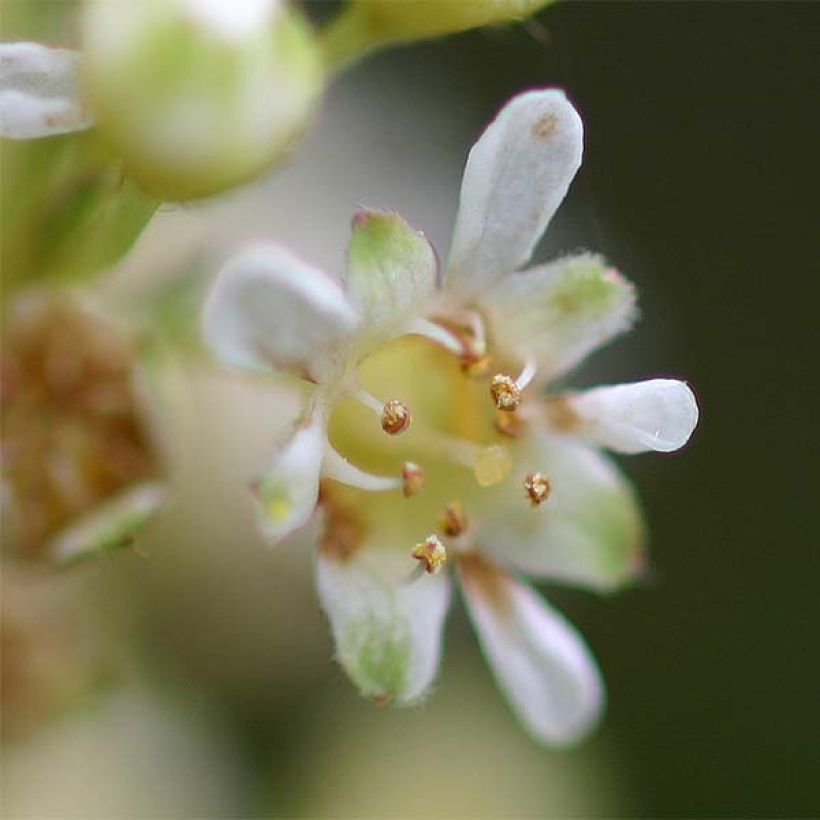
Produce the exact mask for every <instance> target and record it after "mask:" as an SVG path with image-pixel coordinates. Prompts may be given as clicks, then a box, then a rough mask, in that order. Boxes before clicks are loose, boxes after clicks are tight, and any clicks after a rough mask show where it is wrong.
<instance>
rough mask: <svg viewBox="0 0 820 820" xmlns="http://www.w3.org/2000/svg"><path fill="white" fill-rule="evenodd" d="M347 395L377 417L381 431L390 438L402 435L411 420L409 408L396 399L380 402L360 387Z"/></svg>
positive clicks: (349, 391) (351, 389) (354, 388)
mask: <svg viewBox="0 0 820 820" xmlns="http://www.w3.org/2000/svg"><path fill="white" fill-rule="evenodd" d="M347 392H348V394H349V395H351V396H352V397H353V398H354V399H358V400H359V401H360V402H361V403H362V404H363V405H364V406H365V407H369V408H370V409H371V410H372V411H373V412H374V413H376V414H377V415H378V416H379V421H380V422H381V425H382V430H384V432H385V433H388V434H389V435H391V436H397V435H398V434H399V433H403V432H404V431H405V430H406V429H407V428H408V427H409V426H410V422H411V420H412V415H411V413H410V408H409V407H408V406H407V405H406V404H404V402H401V401H399V400H398V399H390V401H387V402H384V403H382V402H380V401H379V400H378V399H377V398H376V397H375V396H371V395H370V393H368V392H367V391H366V390H364V389H363V388H362V387H353V388H350V389H349V390H348V391H347Z"/></svg>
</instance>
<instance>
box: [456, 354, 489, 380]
mask: <svg viewBox="0 0 820 820" xmlns="http://www.w3.org/2000/svg"><path fill="white" fill-rule="evenodd" d="M492 363H493V362H492V359H491V358H490V357H489V356H481V357H480V358H478V359H463V360H462V362H461V372H462V373H464V375H465V376H467V377H469V378H471V379H483V378H484V377H485V376H486V375H487V374H488V373H489V372H490V366H491V365H492Z"/></svg>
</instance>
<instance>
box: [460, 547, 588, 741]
mask: <svg viewBox="0 0 820 820" xmlns="http://www.w3.org/2000/svg"><path fill="white" fill-rule="evenodd" d="M459 576H460V578H461V584H462V588H463V590H464V597H465V600H466V603H467V610H468V612H469V613H470V617H471V619H472V621H473V624H474V625H475V628H476V632H477V633H478V638H479V641H480V643H481V647H482V650H483V652H484V655H485V656H486V658H487V661H488V662H489V664H490V666H491V668H492V670H493V674H494V675H495V678H496V681H497V682H498V686H499V688H500V689H501V691H502V692H503V693H504V695H505V696H506V697H507V699H508V700H509V702H510V706H512V708H513V711H514V712H515V713H516V715H517V716H518V719H519V720H520V721H521V723H522V724H523V725H524V727H525V728H526V729H527V730H528V731H529V732H530V733H531V734H532V735H533V736H534V737H535V739H536V740H539V741H541V742H542V743H547V744H562V743H571V742H573V741H576V740H578V739H580V738H581V737H582V736H583V735H585V734H586V733H587V732H588V731H589V730H590V729H591V728H592V726H593V725H594V724H595V723H596V722H597V720H598V718H599V716H600V714H601V712H602V710H603V706H604V687H603V683H602V681H601V677H600V674H599V672H598V668H597V665H596V663H595V661H594V659H593V658H592V656H591V654H590V652H589V650H588V649H587V647H586V644H585V643H584V641H583V639H582V638H581V636H580V635H579V634H578V632H577V631H576V630H575V629H574V628H573V627H572V625H571V624H569V623H568V622H567V621H566V620H565V619H564V618H563V617H562V616H561V615H559V614H558V612H556V611H555V610H554V609H552V608H551V607H550V606H549V605H548V604H547V603H546V601H545V600H544V599H543V598H542V597H541V596H540V595H538V594H537V593H535V592H534V591H533V590H532V589H531V588H530V587H529V586H527V585H526V584H524V583H521V582H520V581H517V580H515V579H514V578H512V577H511V576H510V575H508V574H506V573H505V572H503V570H501V569H500V568H499V567H497V566H496V565H495V564H493V563H492V562H491V561H489V560H488V559H487V558H485V557H484V556H482V555H480V554H477V553H474V554H472V555H468V556H466V557H464V558H463V559H462V560H461V561H460V562H459Z"/></svg>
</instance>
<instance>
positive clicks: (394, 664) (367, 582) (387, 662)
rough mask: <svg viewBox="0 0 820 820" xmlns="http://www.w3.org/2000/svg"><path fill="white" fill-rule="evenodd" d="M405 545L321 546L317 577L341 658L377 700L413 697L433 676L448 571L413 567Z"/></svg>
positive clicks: (447, 598)
mask: <svg viewBox="0 0 820 820" xmlns="http://www.w3.org/2000/svg"><path fill="white" fill-rule="evenodd" d="M414 563H415V562H414V561H413V560H412V559H411V557H410V549H409V548H408V549H403V548H402V549H391V547H390V545H383V544H363V545H361V546H360V547H359V548H358V549H357V550H356V551H355V552H354V553H353V554H352V555H344V554H339V553H338V552H334V551H332V550H328V549H321V550H320V552H319V555H318V559H317V584H318V590H319V598H320V600H321V603H322V607H323V608H324V610H325V612H326V613H327V615H328V618H329V619H330V625H331V628H332V630H333V637H334V640H335V643H336V654H337V657H338V660H339V662H340V663H341V665H342V667H343V668H344V670H345V672H347V674H348V676H349V677H350V679H351V680H352V681H353V683H354V684H355V685H356V686H357V688H358V689H359V691H360V692H361V693H362V694H363V695H365V696H367V697H371V698H374V699H375V700H377V701H380V702H395V703H397V704H399V705H405V704H409V703H412V702H414V701H417V700H418V699H419V698H420V697H422V696H423V695H424V693H425V692H426V691H427V689H428V688H429V687H430V685H431V684H432V682H433V680H434V678H435V676H436V672H437V670H438V665H439V658H440V656H441V632H442V627H443V625H444V617H445V615H446V614H447V608H448V606H449V602H450V580H449V578H448V576H447V574H446V573H440V574H438V575H421V576H416V577H414V576H413V575H412V572H413V569H414V566H413V564H414Z"/></svg>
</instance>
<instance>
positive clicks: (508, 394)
mask: <svg viewBox="0 0 820 820" xmlns="http://www.w3.org/2000/svg"><path fill="white" fill-rule="evenodd" d="M490 395H491V396H492V397H493V401H494V402H495V406H496V408H497V409H499V410H503V411H504V412H505V413H509V412H511V411H513V410H517V409H518V407H519V406H520V404H521V390H520V388H519V387H518V385H517V384H516V383H515V381H513V379H512V378H510V377H509V376H506V375H504V374H503V373H496V374H495V376H493V380H492V382H491V383H490Z"/></svg>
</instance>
